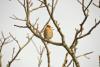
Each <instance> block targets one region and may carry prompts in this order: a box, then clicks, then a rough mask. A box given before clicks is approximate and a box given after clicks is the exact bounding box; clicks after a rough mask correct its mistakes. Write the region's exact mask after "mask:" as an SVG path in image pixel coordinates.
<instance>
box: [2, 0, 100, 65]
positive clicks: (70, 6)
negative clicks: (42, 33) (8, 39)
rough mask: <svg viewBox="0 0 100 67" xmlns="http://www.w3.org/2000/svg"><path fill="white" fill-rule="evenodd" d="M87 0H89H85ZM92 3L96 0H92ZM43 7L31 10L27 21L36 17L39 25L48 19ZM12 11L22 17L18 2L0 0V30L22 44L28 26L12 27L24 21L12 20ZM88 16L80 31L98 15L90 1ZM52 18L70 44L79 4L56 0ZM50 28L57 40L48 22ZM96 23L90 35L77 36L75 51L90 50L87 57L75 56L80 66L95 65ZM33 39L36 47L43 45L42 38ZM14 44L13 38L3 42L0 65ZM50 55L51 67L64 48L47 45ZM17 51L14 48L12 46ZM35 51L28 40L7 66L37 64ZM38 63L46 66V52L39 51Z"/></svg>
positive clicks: (99, 31) (99, 11)
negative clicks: (22, 27)
mask: <svg viewBox="0 0 100 67" xmlns="http://www.w3.org/2000/svg"><path fill="white" fill-rule="evenodd" d="M87 1H89V0H87ZM94 2H95V3H97V2H98V0H94ZM37 3H39V2H37V1H36V0H33V4H34V6H37V5H38V4H37ZM43 10H45V9H39V10H37V11H34V12H33V13H32V15H31V21H32V22H33V24H34V22H35V20H36V19H37V18H38V17H39V21H38V23H39V28H40V29H41V28H42V27H43V25H44V24H45V22H46V21H47V20H48V15H47V11H43ZM13 14H14V15H16V16H17V17H19V18H24V12H23V7H21V6H20V4H18V2H17V1H16V0H12V1H11V2H10V1H8V0H0V32H1V31H3V32H4V34H5V36H7V35H9V32H10V33H12V34H13V35H14V36H15V37H16V39H18V41H19V43H21V44H24V43H25V41H26V40H27V39H26V36H27V34H28V33H29V34H31V32H30V31H29V30H28V29H20V28H16V27H14V26H13V25H14V24H16V25H25V23H24V22H20V21H15V20H12V19H11V18H9V17H11V16H12V15H13ZM89 15H90V16H89V18H88V20H87V22H86V24H85V25H84V27H85V28H84V29H85V30H84V33H85V32H87V31H88V30H89V29H90V28H91V26H93V25H94V23H95V22H94V19H95V18H97V19H100V9H98V8H97V7H95V6H93V5H91V6H90V13H89ZM54 16H55V19H56V20H58V23H59V24H60V27H61V29H62V31H63V33H64V35H65V37H66V42H67V43H68V44H71V42H72V40H73V37H74V34H75V28H79V23H81V22H82V20H83V18H84V16H83V13H82V10H81V5H80V4H79V3H78V2H77V1H76V0H59V2H58V4H57V7H56V10H55V14H54ZM50 24H51V25H52V27H53V29H54V37H53V39H52V40H54V41H59V40H60V37H59V35H58V33H57V31H56V29H55V27H54V25H53V24H52V22H50ZM99 35H100V25H99V26H98V27H97V28H96V29H95V30H94V31H93V32H92V33H91V35H89V36H87V37H85V38H83V39H81V40H79V44H78V46H77V47H78V53H77V55H80V54H84V53H87V52H91V51H94V53H93V54H91V55H89V56H88V57H90V59H89V60H88V59H86V58H84V57H81V58H79V61H80V64H81V67H99V66H98V65H99V64H98V56H99V55H100V41H99V40H100V36H99ZM33 40H34V42H35V43H36V45H37V46H38V48H39V47H40V45H41V46H43V44H42V42H41V41H40V40H39V39H37V38H35V37H34V38H33ZM13 47H16V48H17V46H16V44H15V42H12V43H10V44H9V45H6V46H5V47H4V48H3V67H5V65H6V63H7V61H8V60H10V58H11V53H12V48H13ZM48 47H49V49H50V55H51V67H61V65H62V63H63V59H64V55H65V49H64V48H62V47H59V46H54V45H49V46H48ZM16 51H17V49H16ZM38 56H39V55H38V53H37V52H36V49H35V47H34V45H33V44H32V43H30V44H29V45H28V46H27V47H26V48H24V50H23V51H22V52H21V53H20V54H19V56H18V58H20V59H21V60H19V61H15V62H14V63H13V64H12V66H11V67H37V63H38ZM41 67H47V59H46V52H44V55H43V63H42V65H41Z"/></svg>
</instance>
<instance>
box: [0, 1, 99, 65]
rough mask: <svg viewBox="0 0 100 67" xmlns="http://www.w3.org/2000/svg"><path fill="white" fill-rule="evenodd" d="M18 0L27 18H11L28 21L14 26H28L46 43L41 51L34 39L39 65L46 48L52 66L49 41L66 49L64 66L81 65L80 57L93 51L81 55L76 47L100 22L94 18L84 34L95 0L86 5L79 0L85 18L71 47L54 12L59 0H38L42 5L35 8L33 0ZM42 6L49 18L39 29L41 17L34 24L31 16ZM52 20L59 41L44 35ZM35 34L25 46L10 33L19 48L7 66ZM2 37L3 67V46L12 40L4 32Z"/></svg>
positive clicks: (0, 51)
mask: <svg viewBox="0 0 100 67" xmlns="http://www.w3.org/2000/svg"><path fill="white" fill-rule="evenodd" d="M17 1H18V3H19V4H20V5H21V6H22V7H23V8H24V12H25V19H20V18H19V17H17V16H15V15H14V16H13V17H10V18H12V19H14V20H19V21H24V22H25V23H26V25H25V26H19V25H14V26H16V27H19V28H28V29H29V30H30V31H31V33H32V34H33V36H34V37H37V38H39V39H40V40H41V42H42V43H43V45H44V47H43V48H42V50H41V49H40V51H39V49H38V48H37V46H36V45H35V43H34V42H33V41H32V42H33V44H34V45H35V48H36V50H37V52H38V53H39V59H38V67H40V66H41V63H42V56H43V52H44V49H46V53H47V62H48V67H51V60H50V58H51V57H50V51H49V48H48V45H47V44H48V43H50V44H52V45H56V46H61V47H63V48H64V49H65V50H66V54H65V58H64V62H63V64H62V67H69V66H71V64H73V67H80V63H79V61H78V58H80V57H82V56H87V55H89V54H91V53H93V52H92V51H91V52H88V53H85V54H82V55H79V56H77V55H76V53H77V48H76V47H77V45H78V42H79V40H80V39H82V38H84V37H86V36H88V35H90V34H91V32H92V31H93V30H94V29H95V28H96V27H97V26H98V25H99V24H100V20H99V21H97V20H96V18H94V19H95V20H94V22H95V24H94V25H93V26H92V27H91V28H90V29H89V30H88V31H87V32H86V33H84V34H83V32H84V30H85V29H84V25H85V24H86V22H87V19H88V17H89V7H90V6H91V5H92V3H93V0H90V2H89V3H88V5H85V1H86V0H82V1H80V0H77V2H78V3H80V6H81V8H82V12H83V15H84V18H83V20H82V21H81V23H80V24H79V25H80V27H79V29H75V31H76V32H75V35H74V38H73V41H72V43H71V44H70V45H71V46H70V47H68V43H66V41H65V35H64V34H63V32H62V28H61V27H60V25H59V23H60V22H59V21H58V20H57V19H56V18H55V17H54V12H55V9H56V6H57V3H58V0H51V2H50V3H49V2H48V0H37V1H39V2H40V5H39V6H38V7H36V8H33V2H32V0H17ZM99 2H100V0H99ZM93 4H94V3H93ZM94 5H95V6H97V5H96V4H94ZM97 7H98V8H100V3H99V6H97ZM42 8H46V11H47V12H48V16H49V18H48V20H47V22H46V23H45V25H44V26H43V28H42V29H41V30H39V23H38V20H39V18H38V19H36V22H34V24H32V21H31V20H30V16H31V13H32V12H33V11H36V10H38V9H42ZM50 21H52V23H53V24H54V26H55V29H56V30H57V32H58V33H59V35H60V37H61V41H59V42H55V41H51V40H47V39H45V38H44V37H43V36H42V34H43V32H44V29H45V27H46V26H47V25H48V23H50ZM33 36H31V37H30V38H29V37H28V41H27V42H26V43H25V44H24V45H23V46H20V44H19V42H18V40H17V39H16V38H15V37H14V36H13V35H12V34H10V36H9V37H11V38H12V40H14V41H15V42H16V43H17V45H18V47H19V50H18V51H17V52H16V53H15V48H13V53H12V58H11V60H9V61H8V64H7V67H11V64H12V63H13V62H14V61H15V60H16V58H17V57H18V55H19V54H20V53H21V51H22V50H23V49H24V47H26V46H27V44H28V43H29V42H30V41H31V40H32V38H34V37H33ZM2 37H3V40H2V39H0V42H1V43H0V67H2V48H3V46H4V45H5V44H6V43H9V42H10V41H6V40H7V39H9V37H4V35H3V33H2ZM68 56H70V57H71V59H69V58H68ZM68 61H69V62H68Z"/></svg>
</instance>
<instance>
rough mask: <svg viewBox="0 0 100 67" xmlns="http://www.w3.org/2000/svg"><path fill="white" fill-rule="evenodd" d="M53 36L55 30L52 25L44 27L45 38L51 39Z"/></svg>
mask: <svg viewBox="0 0 100 67" xmlns="http://www.w3.org/2000/svg"><path fill="white" fill-rule="evenodd" d="M52 37H53V30H52V28H51V26H50V25H47V26H46V28H45V29H44V38H45V39H47V40H49V39H51V38H52Z"/></svg>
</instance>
